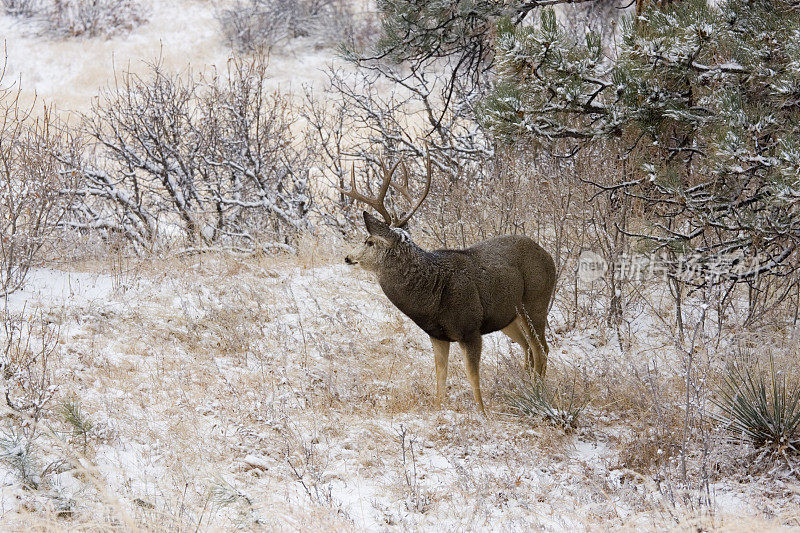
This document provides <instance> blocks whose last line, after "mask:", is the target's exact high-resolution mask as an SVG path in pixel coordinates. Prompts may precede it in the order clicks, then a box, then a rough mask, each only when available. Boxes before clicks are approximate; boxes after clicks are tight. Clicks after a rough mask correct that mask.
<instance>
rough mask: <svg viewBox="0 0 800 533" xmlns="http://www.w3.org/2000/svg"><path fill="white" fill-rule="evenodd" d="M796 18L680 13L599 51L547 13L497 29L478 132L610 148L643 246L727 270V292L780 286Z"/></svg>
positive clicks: (796, 89)
mask: <svg viewBox="0 0 800 533" xmlns="http://www.w3.org/2000/svg"><path fill="white" fill-rule="evenodd" d="M797 8H798V5H797V2H796V1H791V0H756V1H746V0H730V1H727V2H723V3H720V4H719V5H717V6H712V5H710V4H709V3H708V2H706V1H705V0H687V1H686V2H681V3H677V4H673V5H671V6H668V7H664V8H650V9H647V10H645V11H644V12H643V13H642V15H641V16H639V17H631V18H628V19H627V20H625V21H624V23H623V25H622V27H621V29H620V35H619V36H618V38H617V42H616V43H614V44H613V45H611V46H608V47H605V46H604V45H603V43H601V40H600V38H599V37H598V36H597V35H596V34H594V33H591V32H590V33H588V34H587V35H586V37H585V39H581V40H578V39H576V38H574V37H573V36H571V35H570V34H569V33H568V32H566V31H565V30H564V28H562V27H561V26H560V25H559V24H558V22H557V20H556V16H555V13H554V12H553V11H552V10H545V11H543V12H542V14H541V18H540V21H539V23H538V24H536V25H534V26H528V27H520V26H518V25H516V24H513V22H512V21H510V20H509V19H505V20H504V21H501V23H500V24H499V25H498V37H497V41H496V61H497V69H498V79H497V80H496V83H495V85H494V88H493V90H492V92H491V94H490V95H489V97H488V98H487V99H486V100H485V101H484V104H483V107H482V109H481V111H480V115H481V120H482V121H483V123H484V125H485V126H486V127H487V128H488V129H489V130H490V131H491V132H492V134H493V135H494V136H495V138H496V139H498V140H499V141H500V142H514V143H519V142H520V141H527V142H529V143H530V146H531V147H532V148H535V147H537V146H542V145H543V144H548V143H560V144H562V145H563V144H565V143H567V144H571V145H573V147H574V149H579V148H580V147H581V146H584V145H586V144H587V143H597V142H604V141H609V140H611V141H613V142H614V144H615V145H617V146H622V147H624V150H622V152H624V153H625V154H626V157H629V158H630V160H631V162H633V163H634V164H633V165H632V167H631V168H633V169H635V170H634V171H633V172H632V175H629V176H620V177H618V179H617V182H616V183H613V184H612V185H611V186H610V187H608V188H609V190H614V191H615V192H619V191H622V192H624V193H626V194H630V195H632V196H634V197H635V198H636V199H637V201H639V202H640V203H641V204H643V206H644V212H645V213H647V217H646V220H644V221H642V229H641V232H640V233H638V235H639V236H640V237H643V238H645V239H646V240H648V241H649V242H651V243H653V244H654V245H655V246H656V247H657V248H668V249H671V250H673V251H679V252H680V253H689V252H691V253H694V254H699V255H700V256H701V257H703V262H704V264H706V265H718V264H720V261H722V260H724V261H727V262H728V263H729V266H734V267H735V268H728V269H727V270H726V271H725V272H724V276H723V279H727V280H728V281H731V280H732V281H734V282H735V281H743V280H749V279H752V278H754V277H756V276H758V275H760V274H763V273H780V274H785V273H786V272H787V270H793V269H794V268H796V266H797V252H796V247H797V244H798V241H800V210H799V209H798V201H799V200H800V178H799V177H798V176H800V142H799V141H798V128H799V127H800V126H798V125H799V124H800V10H798V9H797ZM745 260H746V261H745ZM709 268H710V267H709ZM709 279H710V278H708V277H706V278H704V283H705V282H707V281H708V280H709Z"/></svg>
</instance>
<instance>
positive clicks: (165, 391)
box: [0, 256, 798, 531]
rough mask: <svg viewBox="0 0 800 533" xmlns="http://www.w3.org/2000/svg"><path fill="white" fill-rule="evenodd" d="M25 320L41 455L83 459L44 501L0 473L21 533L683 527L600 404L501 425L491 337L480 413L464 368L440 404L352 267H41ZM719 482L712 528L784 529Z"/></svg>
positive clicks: (572, 351)
mask: <svg viewBox="0 0 800 533" xmlns="http://www.w3.org/2000/svg"><path fill="white" fill-rule="evenodd" d="M23 307H24V311H25V314H26V315H27V316H31V317H32V316H37V315H38V316H45V317H47V320H48V321H49V322H50V323H51V324H53V325H55V326H57V328H58V330H59V332H60V333H59V343H58V349H57V350H56V351H55V354H54V355H53V357H52V358H51V363H50V364H51V371H52V381H53V385H54V386H55V387H56V388H57V391H56V393H55V398H54V399H53V401H52V403H51V405H50V407H48V409H49V416H50V420H51V421H50V423H49V424H48V428H47V429H46V430H43V431H42V432H41V434H40V436H39V437H37V440H36V442H35V446H34V448H33V449H32V452H31V453H32V455H33V456H34V460H35V462H36V464H37V465H38V468H40V469H43V467H44V466H45V465H47V464H49V463H51V462H54V461H56V460H57V459H59V458H64V457H71V458H72V459H73V463H72V464H70V465H69V466H67V465H62V466H61V467H59V468H58V469H56V470H55V472H56V473H51V474H49V475H47V476H42V479H43V482H42V483H41V485H40V487H39V488H40V490H39V491H38V492H35V493H34V492H31V491H25V490H23V489H22V486H21V481H20V480H19V476H18V475H15V474H14V472H13V471H11V470H8V469H7V470H6V471H5V472H0V480H2V481H3V484H4V488H3V490H2V492H0V512H2V516H0V522H1V523H5V524H7V525H8V526H9V527H21V525H24V524H25V523H26V522H27V521H29V520H32V519H34V518H36V517H38V518H42V517H48V518H52V519H54V520H55V518H53V517H54V516H56V515H57V514H58V512H59V509H61V510H62V511H63V509H68V511H69V515H68V516H69V520H70V521H71V522H64V523H63V524H62V525H64V527H68V525H69V524H70V523H75V524H91V523H100V524H103V523H109V522H107V521H108V520H112V521H118V522H119V523H122V524H129V525H132V526H137V527H138V526H155V527H156V528H157V529H160V528H161V527H164V528H167V529H170V528H179V529H189V528H192V529H194V528H195V527H196V526H198V525H199V526H200V528H201V529H211V530H216V529H228V528H232V527H244V528H245V529H252V528H258V527H265V528H268V529H273V528H275V529H303V530H312V529H313V530H317V529H353V528H356V529H361V530H375V529H418V528H419V529H422V528H424V529H440V530H447V531H450V530H455V529H471V530H473V529H474V530H514V531H517V530H530V529H543V530H549V531H563V530H575V529H594V528H603V529H605V528H609V527H611V528H631V529H634V528H635V529H638V528H657V529H658V528H662V527H669V526H673V525H674V526H677V525H679V523H680V520H683V519H684V516H683V515H681V513H682V512H684V511H685V512H686V513H687V514H686V516H691V513H689V511H690V509H689V508H687V509H686V510H682V508H681V506H680V504H678V505H677V507H676V505H675V504H671V503H668V501H667V494H668V491H667V490H665V487H664V486H663V483H664V482H665V480H663V479H658V478H657V476H656V477H651V476H648V475H643V474H640V473H638V472H636V471H634V470H632V469H630V468H628V467H627V466H626V465H625V464H623V462H622V461H621V459H620V442H621V441H622V440H623V439H622V437H623V434H624V433H625V429H624V428H622V427H620V424H619V423H618V422H616V421H615V420H613V417H608V416H605V413H604V411H603V409H602V407H601V406H597V407H596V408H595V407H591V408H590V410H589V412H588V413H587V414H585V415H584V419H583V420H582V421H581V423H580V425H579V428H578V430H577V431H575V432H573V433H571V434H565V433H564V432H563V431H561V430H560V429H557V428H554V427H551V426H549V425H547V424H546V423H543V422H542V423H534V424H530V423H526V422H524V421H520V420H518V419H515V418H512V417H509V416H508V415H507V414H503V411H504V409H503V396H502V394H503V390H502V387H503V383H504V376H502V375H501V374H502V372H503V371H504V366H503V365H502V360H503V358H504V357H506V356H509V355H511V356H512V357H519V356H520V354H519V353H518V351H517V349H516V348H514V347H512V346H511V344H510V343H509V342H508V341H507V340H506V339H505V338H504V337H502V336H500V335H493V336H491V337H489V338H488V339H487V341H488V342H487V343H486V351H485V355H484V363H483V370H482V375H483V377H484V388H485V390H486V393H487V396H488V398H489V405H490V409H491V410H492V413H491V414H490V416H489V418H488V419H483V418H482V417H481V416H479V415H477V413H476V411H475V409H474V405H473V402H472V399H471V395H470V393H469V387H468V385H467V381H466V379H465V376H464V372H463V371H462V370H461V363H460V357H459V356H456V355H454V356H453V357H452V358H451V369H452V374H451V376H452V377H451V378H450V381H449V404H448V405H447V406H446V408H445V409H444V410H442V411H437V410H436V409H435V408H434V407H433V402H432V393H433V389H434V380H433V357H432V354H431V349H430V346H429V344H428V340H427V338H426V337H425V335H424V334H423V333H422V332H421V331H419V330H418V329H417V328H416V327H415V326H414V325H413V324H412V323H410V321H408V320H407V319H405V318H403V317H402V316H401V315H400V314H399V313H398V312H397V311H396V310H395V309H394V308H393V307H392V306H391V304H390V303H389V302H388V300H387V299H386V298H385V297H384V296H383V295H382V294H381V293H380V290H379V288H378V287H377V285H376V284H375V283H374V282H372V281H371V280H370V279H369V278H368V277H367V276H366V275H363V274H358V273H354V272H353V271H352V270H350V269H348V268H346V267H345V266H344V265H338V264H323V265H316V266H315V265H311V264H306V263H304V261H303V260H290V259H284V260H257V259H247V260H243V259H240V258H236V257H225V256H220V257H216V256H195V257H187V258H182V259H172V260H169V261H162V262H152V263H148V264H141V265H137V266H136V267H134V268H129V269H127V270H126V272H124V273H121V272H120V271H111V272H110V273H106V274H102V273H96V272H95V273H87V272H69V271H58V270H50V269H47V270H38V271H36V272H34V275H33V276H32V277H31V281H30V283H29V285H28V288H27V289H26V290H25V291H23V292H20V293H18V294H16V295H14V296H13V297H12V298H11V299H10V301H9V308H10V310H11V311H12V312H17V313H18V312H21V311H22V310H23ZM592 342H596V341H592V340H591V339H588V340H587V337H586V336H584V335H583V333H580V334H579V333H575V334H574V335H568V336H566V337H560V338H556V339H554V341H553V344H552V350H553V353H554V354H558V355H557V356H556V357H554V358H553V360H552V362H551V368H554V369H555V370H554V371H556V372H557V371H558V366H559V365H565V364H566V362H567V361H570V360H571V361H572V363H573V364H575V363H576V362H577V364H579V365H583V364H584V363H581V361H587V359H584V356H583V355H582V352H584V351H588V350H587V347H591V345H592ZM611 350H612V349H611V348H604V347H603V346H597V347H596V350H594V351H595V352H597V353H602V352H604V351H611ZM587 370H588V371H590V372H591V371H592V369H591V368H588V369H587ZM65 399H74V401H76V402H78V403H79V405H80V408H81V410H82V412H83V413H84V414H85V416H86V417H87V418H88V419H89V420H91V421H92V422H93V424H94V428H93V429H92V431H91V432H89V434H88V439H87V441H86V442H85V443H84V441H83V440H81V439H80V438H76V437H74V436H72V435H71V434H70V433H69V426H68V425H67V424H65V423H64V421H63V420H61V418H62V417H60V415H59V409H60V407H59V405H60V402H63V401H64V400H65ZM76 465H77V466H76ZM710 488H711V490H712V493H711V495H710V496H711V499H712V502H713V506H712V509H714V510H715V511H716V512H717V513H718V515H717V516H716V517H715V519H714V520H715V522H712V523H716V524H717V525H721V526H724V525H730V526H735V525H736V522H734V521H733V520H734V517H736V516H748V517H754V518H758V519H760V520H763V519H767V518H774V517H781V516H782V515H783V516H785V514H786V513H788V512H790V511H789V509H790V508H791V505H792V503H791V502H792V501H795V502H796V499H797V497H798V494H797V493H795V494H794V496H792V495H791V494H788V496H786V495H785V496H784V497H783V498H779V499H770V498H768V497H766V496H765V495H764V492H763V490H764V489H763V487H759V486H758V485H757V484H755V485H754V484H747V483H742V484H739V483H734V482H733V481H731V480H724V479H723V480H719V481H715V482H714V483H713V484H712V485H711V487H710ZM786 490H788V491H790V492H791V491H792V490H793V489H791V488H788V489H786ZM669 512H671V513H674V514H675V516H674V517H669V516H664V513H669ZM672 520H675V521H677V522H676V523H674V524H673V523H672V522H671V521H672ZM759 523H760V522H759Z"/></svg>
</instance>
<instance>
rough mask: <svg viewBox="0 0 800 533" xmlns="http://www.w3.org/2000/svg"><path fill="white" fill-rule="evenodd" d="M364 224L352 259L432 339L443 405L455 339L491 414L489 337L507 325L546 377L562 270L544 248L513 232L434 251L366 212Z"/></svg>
mask: <svg viewBox="0 0 800 533" xmlns="http://www.w3.org/2000/svg"><path fill="white" fill-rule="evenodd" d="M364 223H365V224H366V227H367V231H368V232H369V234H370V236H369V238H367V240H366V241H365V243H364V246H363V247H362V248H361V249H360V250H358V251H357V252H354V253H352V254H350V255H348V256H347V257H346V258H345V262H347V263H348V264H360V265H361V266H362V267H363V268H365V269H367V270H370V271H373V272H375V273H376V274H377V276H378V283H379V284H380V286H381V289H383V292H384V293H385V294H386V296H387V297H388V298H389V300H391V302H392V303H393V304H394V305H395V306H397V308H398V309H400V311H402V312H403V313H404V314H406V315H407V316H408V317H409V318H411V320H413V321H414V322H415V323H416V324H417V325H418V326H419V327H421V328H422V329H423V330H424V331H425V332H426V333H427V334H428V335H429V336H430V337H431V342H432V344H433V348H434V354H435V363H436V397H437V403H439V404H441V401H442V400H443V397H444V391H445V384H446V380H447V360H448V355H449V350H450V343H451V342H458V343H459V344H460V345H461V348H462V350H463V351H464V356H465V357H464V362H465V365H466V369H467V376H468V377H469V380H470V385H471V386H472V392H473V394H474V396H475V401H476V402H477V403H478V407H479V408H480V410H481V411H482V412H485V410H484V407H483V399H482V397H481V390H480V375H479V365H480V357H481V335H484V334H486V333H491V332H493V331H501V330H502V331H503V333H505V334H506V335H508V336H509V337H510V338H511V339H512V340H513V341H514V342H516V343H517V344H519V345H521V346H522V347H523V349H524V350H525V353H526V365H527V366H528V367H529V368H530V367H532V368H533V369H534V370H535V371H536V372H537V374H539V375H540V376H543V375H544V373H545V370H546V367H547V352H548V346H547V342H546V341H545V338H544V329H545V325H546V323H547V310H548V307H549V305H550V299H551V297H552V295H553V289H554V287H555V282H556V274H555V265H554V263H553V258H552V257H550V254H548V253H547V252H546V251H545V250H544V249H543V248H542V247H541V246H539V245H538V244H536V243H535V242H534V241H532V240H531V239H529V238H528V237H523V236H516V235H507V236H503V237H495V238H494V239H489V240H486V241H483V242H480V243H478V244H475V245H474V246H471V247H469V248H466V249H464V250H435V251H430V252H429V251H425V250H423V249H422V248H420V247H418V246H417V245H416V244H414V243H413V242H412V241H411V239H410V238H409V237H408V235H407V234H406V233H405V232H403V230H398V229H396V228H391V227H389V226H388V225H387V224H385V223H383V222H381V221H380V220H378V219H377V218H375V217H373V216H371V215H370V214H369V213H366V212H365V213H364Z"/></svg>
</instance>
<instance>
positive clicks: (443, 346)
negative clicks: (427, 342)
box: [431, 337, 450, 409]
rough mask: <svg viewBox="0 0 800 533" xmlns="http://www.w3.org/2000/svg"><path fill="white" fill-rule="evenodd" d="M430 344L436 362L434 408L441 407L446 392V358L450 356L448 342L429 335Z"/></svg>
mask: <svg viewBox="0 0 800 533" xmlns="http://www.w3.org/2000/svg"><path fill="white" fill-rule="evenodd" d="M431 344H433V355H434V361H435V363H436V408H437V409H441V408H442V401H444V395H445V392H447V360H448V358H449V357H450V343H449V342H448V341H440V340H439V339H434V338H433V337H431Z"/></svg>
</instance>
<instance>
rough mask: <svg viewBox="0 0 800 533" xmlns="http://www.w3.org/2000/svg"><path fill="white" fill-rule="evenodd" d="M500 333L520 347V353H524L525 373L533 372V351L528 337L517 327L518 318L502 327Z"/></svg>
mask: <svg viewBox="0 0 800 533" xmlns="http://www.w3.org/2000/svg"><path fill="white" fill-rule="evenodd" d="M502 331H503V333H505V334H506V335H508V337H509V338H510V339H511V340H512V341H514V342H516V343H517V344H519V345H520V346H521V347H522V351H523V352H525V371H526V372H527V373H528V374H530V373H531V371H532V370H533V351H532V350H531V346H530V344H529V343H528V337H527V336H526V335H525V332H524V331H523V330H522V328H521V327H520V325H519V318H516V319H514V321H513V322H511V324H509V325H508V326H506V327H504V328H503V329H502Z"/></svg>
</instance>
